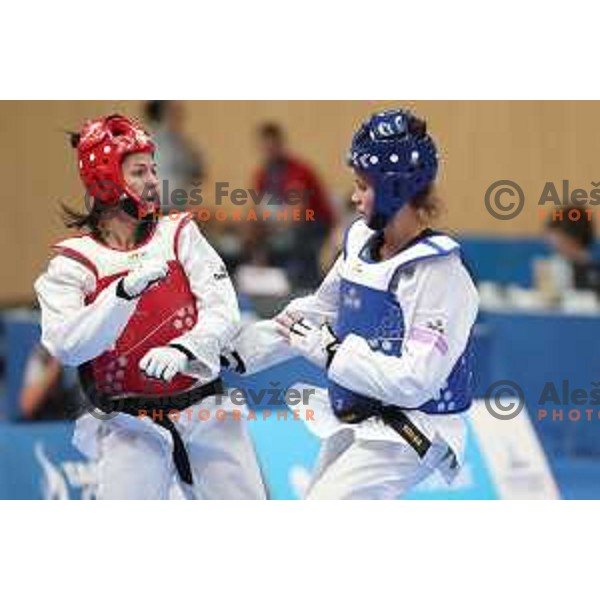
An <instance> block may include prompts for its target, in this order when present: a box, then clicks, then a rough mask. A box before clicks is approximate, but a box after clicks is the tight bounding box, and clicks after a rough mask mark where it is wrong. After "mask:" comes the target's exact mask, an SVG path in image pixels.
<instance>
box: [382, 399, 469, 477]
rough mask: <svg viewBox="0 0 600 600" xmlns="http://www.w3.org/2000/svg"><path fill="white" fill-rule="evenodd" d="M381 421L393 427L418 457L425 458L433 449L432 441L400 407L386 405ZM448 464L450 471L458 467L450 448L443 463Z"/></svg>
mask: <svg viewBox="0 0 600 600" xmlns="http://www.w3.org/2000/svg"><path fill="white" fill-rule="evenodd" d="M381 420H382V421H383V422H384V423H385V424H386V425H387V426H388V427H391V428H392V429H393V430H394V431H395V432H396V433H397V434H398V435H399V436H400V437H401V438H402V439H403V440H404V441H405V442H406V443H407V444H408V445H409V446H410V447H411V448H412V449H413V450H414V451H415V452H416V453H417V454H418V455H419V458H424V457H425V455H426V454H427V452H429V450H430V448H431V440H430V439H429V438H428V437H427V435H426V434H425V433H423V432H422V431H421V430H420V429H419V428H418V427H417V426H416V425H415V424H414V422H413V421H412V420H411V419H410V418H409V417H408V416H407V415H406V413H405V412H404V410H403V409H401V408H400V407H399V406H391V405H385V406H383V407H382V409H381ZM445 461H447V462H448V466H449V469H451V470H455V469H456V468H457V467H458V459H457V458H456V454H455V452H454V450H453V449H452V448H451V447H450V446H448V449H447V451H446V454H445V455H444V456H443V457H442V462H445Z"/></svg>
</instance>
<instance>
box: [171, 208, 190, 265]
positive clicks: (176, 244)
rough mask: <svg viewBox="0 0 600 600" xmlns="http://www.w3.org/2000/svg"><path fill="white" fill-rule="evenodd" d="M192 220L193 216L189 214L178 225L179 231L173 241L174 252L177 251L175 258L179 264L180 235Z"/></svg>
mask: <svg viewBox="0 0 600 600" xmlns="http://www.w3.org/2000/svg"><path fill="white" fill-rule="evenodd" d="M191 220H192V215H190V214H187V215H186V216H185V217H183V219H181V222H180V223H179V224H178V225H177V230H176V231H175V239H174V240H173V250H174V251H175V258H176V259H177V262H181V261H180V260H179V235H180V234H181V231H182V229H183V228H184V227H185V226H186V225H187V224H188V223H189V222H190V221H191Z"/></svg>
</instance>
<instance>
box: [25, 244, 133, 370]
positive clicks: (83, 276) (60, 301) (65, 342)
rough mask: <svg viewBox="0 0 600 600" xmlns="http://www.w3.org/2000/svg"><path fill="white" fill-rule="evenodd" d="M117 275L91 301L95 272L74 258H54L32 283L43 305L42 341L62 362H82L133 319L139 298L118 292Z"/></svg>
mask: <svg viewBox="0 0 600 600" xmlns="http://www.w3.org/2000/svg"><path fill="white" fill-rule="evenodd" d="M117 284H118V280H117V281H115V282H113V283H112V284H111V285H109V286H108V287H107V288H106V289H104V290H103V291H102V292H101V293H100V294H98V297H97V298H96V299H95V300H94V302H92V303H91V304H88V305H87V306H86V305H85V296H86V294H88V293H90V292H92V291H93V290H94V288H95V285H96V280H95V277H94V275H93V274H92V273H91V271H90V270H89V269H87V268H86V267H84V266H83V265H82V264H80V263H78V262H77V261H76V260H74V259H72V258H68V257H66V256H56V257H54V258H53V259H52V260H51V261H50V263H49V265H48V268H47V270H46V272H45V273H43V274H42V275H41V276H40V277H38V279H37V280H36V282H35V284H34V287H35V291H36V293H37V296H38V300H39V303H40V307H41V310H42V344H43V345H44V346H45V348H46V349H47V350H48V352H50V354H52V355H53V356H55V357H56V358H57V359H58V360H59V361H60V362H61V363H62V364H64V365H70V366H78V365H80V364H82V363H84V362H86V361H88V360H91V359H92V358H95V357H96V356H98V355H99V354H102V352H104V351H105V350H107V349H108V348H110V347H111V346H112V345H113V344H114V343H115V341H116V340H117V338H118V337H119V335H120V334H121V332H122V331H123V329H124V328H125V326H126V325H127V322H128V321H129V319H130V317H131V315H132V314H133V312H134V311H135V308H136V306H137V299H133V300H126V299H124V298H120V297H119V296H117V294H116V287H117Z"/></svg>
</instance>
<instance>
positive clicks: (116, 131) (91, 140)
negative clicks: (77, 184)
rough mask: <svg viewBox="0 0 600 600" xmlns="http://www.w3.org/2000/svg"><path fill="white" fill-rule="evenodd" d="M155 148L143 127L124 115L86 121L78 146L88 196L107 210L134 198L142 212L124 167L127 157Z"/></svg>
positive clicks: (80, 168)
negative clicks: (126, 178)
mask: <svg viewBox="0 0 600 600" xmlns="http://www.w3.org/2000/svg"><path fill="white" fill-rule="evenodd" d="M155 149H156V147H155V145H154V142H153V141H152V138H151V137H150V136H149V135H148V133H147V132H146V131H145V130H144V129H143V128H142V126H141V125H140V124H139V123H137V122H136V121H134V120H133V119H129V118H127V117H124V116H122V115H110V116H108V117H102V118H100V119H93V120H90V121H86V122H85V123H84V124H83V127H82V129H81V133H80V134H79V140H78V142H77V154H78V159H79V174H80V175H81V180H82V181H83V185H84V186H85V188H86V190H87V192H88V194H89V195H90V196H92V197H93V198H94V199H95V200H97V201H99V202H101V203H102V204H104V205H106V206H111V205H115V204H117V203H118V202H120V201H121V200H123V199H125V198H131V199H132V200H133V201H134V203H135V204H136V208H138V209H139V208H140V207H141V206H142V203H143V200H144V199H143V198H142V196H140V195H139V194H136V193H135V192H134V191H133V190H132V189H130V188H129V186H128V185H127V183H126V182H125V179H124V178H123V173H122V170H121V165H122V164H123V160H124V159H125V157H126V156H127V155H128V154H133V153H134V152H149V153H151V154H154V151H155Z"/></svg>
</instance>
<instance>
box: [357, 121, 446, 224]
mask: <svg viewBox="0 0 600 600" xmlns="http://www.w3.org/2000/svg"><path fill="white" fill-rule="evenodd" d="M348 164H349V165H350V166H351V167H353V168H354V169H356V170H357V171H359V172H360V173H363V174H365V175H366V176H367V177H368V179H369V181H370V182H371V183H372V185H373V188H374V191H375V206H374V210H373V214H372V215H371V218H370V219H369V223H368V225H369V227H371V229H383V228H384V227H385V226H386V224H387V223H388V222H389V220H390V219H391V218H392V217H393V216H394V215H395V214H396V212H397V211H398V210H400V209H401V208H402V207H403V206H404V205H405V204H406V203H407V202H408V201H409V200H410V199H411V198H413V197H415V196H416V195H418V194H420V193H421V192H423V191H425V190H426V189H427V187H428V186H429V185H430V184H431V183H432V182H433V181H434V180H435V177H436V174H437V169H438V156H437V148H436V146H435V142H434V141H433V139H432V138H431V136H430V135H429V134H428V133H427V127H426V125H425V121H422V120H421V119H419V118H417V117H416V116H415V115H413V114H412V113H411V112H410V111H408V110H403V109H400V110H389V111H386V112H381V113H376V114H374V115H372V116H371V118H370V119H369V120H368V121H365V122H364V123H363V124H362V125H361V126H360V127H359V129H358V131H357V132H356V133H355V134H354V136H353V138H352V146H351V148H350V153H349V155H348Z"/></svg>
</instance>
